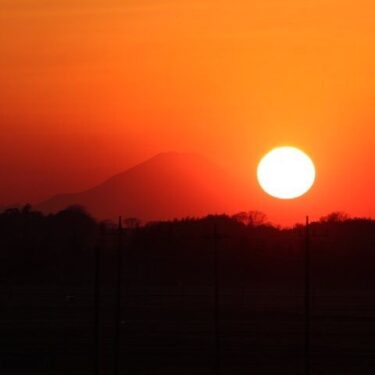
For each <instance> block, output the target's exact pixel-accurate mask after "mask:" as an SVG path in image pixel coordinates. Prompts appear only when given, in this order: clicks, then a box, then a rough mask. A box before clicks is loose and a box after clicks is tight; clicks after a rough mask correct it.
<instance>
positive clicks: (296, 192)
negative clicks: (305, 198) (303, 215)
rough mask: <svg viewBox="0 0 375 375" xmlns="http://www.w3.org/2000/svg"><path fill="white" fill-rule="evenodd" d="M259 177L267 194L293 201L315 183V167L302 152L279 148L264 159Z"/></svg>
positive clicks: (258, 172) (259, 167)
mask: <svg viewBox="0 0 375 375" xmlns="http://www.w3.org/2000/svg"><path fill="white" fill-rule="evenodd" d="M257 176H258V181H259V184H260V186H261V187H262V189H263V190H264V191H265V192H266V193H267V194H269V195H271V196H273V197H275V198H280V199H293V198H298V197H300V196H302V195H303V194H305V193H306V192H307V191H308V190H309V189H310V188H311V186H312V185H313V183H314V181H315V167H314V164H313V162H312V160H311V159H310V158H309V157H308V156H307V155H306V154H305V153H304V152H302V151H301V150H299V149H297V148H295V147H278V148H275V149H273V150H272V151H270V152H269V153H268V154H266V155H265V156H264V157H263V158H262V160H261V161H260V163H259V165H258V170H257Z"/></svg>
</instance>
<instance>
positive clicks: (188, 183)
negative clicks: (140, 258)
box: [37, 152, 249, 222]
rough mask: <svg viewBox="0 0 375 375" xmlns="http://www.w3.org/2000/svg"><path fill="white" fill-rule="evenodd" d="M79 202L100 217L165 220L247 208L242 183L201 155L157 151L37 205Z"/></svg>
mask: <svg viewBox="0 0 375 375" xmlns="http://www.w3.org/2000/svg"><path fill="white" fill-rule="evenodd" d="M75 204H78V205H82V206H84V207H85V208H86V209H87V210H88V211H89V212H90V213H91V214H92V215H94V216H95V217H96V218H99V219H115V218H117V217H118V216H119V215H122V216H123V217H137V218H139V219H141V220H142V221H144V222H145V221H152V220H165V219H173V218H181V217H188V216H202V215H206V214H208V213H223V212H226V213H231V212H236V211H239V210H243V209H244V208H246V207H249V197H248V194H247V189H246V188H245V184H244V183H242V182H241V181H239V180H236V179H235V178H234V177H233V176H231V174H230V173H229V172H228V171H225V170H224V169H222V168H220V167H219V166H217V165H216V164H214V163H212V162H211V161H209V160H208V159H206V158H205V157H203V156H201V155H197V154H190V153H176V152H168V153H162V154H158V155H156V156H155V157H153V158H151V159H149V160H147V161H146V162H144V163H141V164H138V165H136V166H135V167H133V168H130V169H128V170H126V171H124V172H122V173H119V174H117V175H115V176H113V177H111V178H110V179H108V180H107V181H105V182H103V183H101V184H99V185H97V186H95V187H93V188H91V189H89V190H86V191H83V192H78V193H73V194H60V195H56V196H54V197H52V198H51V199H49V200H47V201H45V202H43V203H41V204H39V205H38V206H37V209H39V210H41V211H42V212H44V213H53V212H57V211H60V210H62V209H64V208H66V207H67V206H71V205H75Z"/></svg>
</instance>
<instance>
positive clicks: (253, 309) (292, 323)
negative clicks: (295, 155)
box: [0, 209, 375, 375]
mask: <svg viewBox="0 0 375 375" xmlns="http://www.w3.org/2000/svg"><path fill="white" fill-rule="evenodd" d="M245 219H246V216H244V215H242V216H240V217H239V216H237V217H232V218H229V217H227V216H211V217H207V218H203V219H199V220H195V219H187V220H182V221H174V222H167V223H153V224H149V225H147V226H145V227H141V228H139V227H138V226H137V225H134V224H137V223H136V222H135V221H134V220H133V221H132V220H130V221H128V224H129V223H130V224H132V226H129V227H126V228H116V227H114V226H112V225H111V224H109V223H106V224H103V223H102V224H98V223H96V222H95V220H93V219H92V218H90V217H89V216H88V215H87V214H85V213H84V212H82V211H80V210H77V209H71V210H66V211H63V212H61V213H58V214H56V215H50V216H43V215H41V214H39V213H34V212H31V211H30V210H23V211H18V210H13V211H8V212H5V213H3V214H0V249H1V252H0V270H1V274H0V275H1V277H0V306H1V312H0V374H1V375H8V374H9V375H10V374H13V375H28V374H48V375H52V374H56V375H60V374H61V375H62V374H69V375H78V374H82V375H83V374H96V375H98V374H106V375H107V374H114V375H118V374H131V375H159V374H160V375H176V374H179V375H183V374H186V375H192V374H195V375H200V374H202V375H211V374H212V375H216V374H219V375H223V374H225V375H232V374H238V375H241V374H246V375H248V374H255V375H262V374H264V375H266V374H267V375H268V374H272V375H274V374H288V375H294V374H295V375H302V374H306V372H305V363H306V362H305V360H306V356H305V354H306V353H305V338H306V320H305V319H306V310H305V308H306V305H305V302H306V300H305V293H306V284H305V280H306V279H305V276H306V244H307V242H306V238H308V239H309V241H308V245H309V246H308V248H309V250H310V255H311V257H310V263H309V271H310V272H309V274H310V288H309V291H310V293H311V295H310V299H309V301H310V309H309V311H310V320H309V322H310V343H311V346H310V354H311V358H310V359H311V361H310V369H311V374H317V375H325V374H327V375H335V374H337V375H346V374H347V375H349V374H350V375H352V374H353V375H367V374H369V375H370V374H371V375H373V374H374V373H375V298H374V297H375V276H374V275H375V273H374V271H375V266H374V265H375V254H374V249H375V223H374V221H371V220H367V219H353V220H349V219H345V220H344V219H343V218H342V217H340V216H337V215H334V216H330V217H327V218H325V219H322V220H321V221H320V222H316V223H312V224H311V225H310V227H309V232H308V237H307V232H306V228H305V227H303V226H296V227H295V228H292V229H279V228H274V227H272V226H270V225H268V224H264V223H258V222H253V221H249V220H248V219H249V217H247V219H246V220H247V221H246V220H245ZM130 224H129V225H130ZM119 271H120V272H119ZM119 275H121V280H119V279H118V276H119ZM119 286H120V288H119ZM119 293H120V294H119ZM215 297H216V298H215ZM119 302H120V303H119ZM96 307H97V308H96ZM116 314H119V315H116ZM117 316H119V319H117ZM116 322H119V325H118V326H117V327H116ZM116 328H118V329H116ZM116 333H117V336H116ZM116 337H117V339H116ZM116 340H117V341H116ZM116 343H117V344H118V345H116ZM116 353H117V354H118V357H117V359H118V361H117V362H116ZM115 363H118V372H116V371H115V367H114V364H115Z"/></svg>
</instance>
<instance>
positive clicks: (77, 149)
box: [0, 0, 375, 222]
mask: <svg viewBox="0 0 375 375" xmlns="http://www.w3.org/2000/svg"><path fill="white" fill-rule="evenodd" d="M124 4H126V5H124ZM374 14H375V4H374V2H373V1H371V0H367V1H364V0H362V1H361V0H359V1H358V0H356V1H354V0H316V1H312V0H311V1H301V0H285V1H279V0H254V1H245V0H243V1H240V0H234V1H233V0H231V1H229V0H221V1H220V0H202V1H197V0H179V1H178V2H177V1H169V2H168V1H159V0H148V1H145V0H137V1H135V0H134V1H131V0H128V1H126V2H124V1H120V0H81V1H78V0H61V1H49V0H0V82H1V90H0V127H1V130H2V132H1V137H0V182H1V183H0V204H7V203H14V202H26V201H31V202H38V201H40V200H43V199H45V198H47V197H49V196H51V195H53V194H55V193H57V192H67V191H68V192H69V191H78V190H82V189H86V188H88V187H91V186H93V185H95V184H97V183H98V182H100V181H102V180H103V179H105V178H107V177H109V176H111V175H112V174H114V173H117V172H119V171H121V170H124V169H126V168H127V167H129V166H132V165H134V164H136V163H138V162H141V161H143V160H145V159H147V158H149V157H151V156H153V155H154V154H156V153H159V152H162V151H169V150H176V151H187V152H198V153H201V154H203V155H206V156H208V157H209V158H211V159H212V160H214V161H216V162H217V163H219V164H221V165H223V166H225V167H227V168H229V169H230V170H231V171H233V172H234V173H236V174H238V175H240V176H243V177H245V178H247V179H248V181H249V184H250V188H249V194H251V195H253V196H256V197H257V199H258V204H257V205H258V207H253V208H254V209H256V208H257V209H263V210H264V211H265V212H266V213H268V215H269V216H270V218H271V219H275V220H276V221H277V220H279V221H282V222H286V221H288V220H291V219H292V218H293V220H294V218H296V217H300V216H302V215H304V214H305V213H307V212H308V213H310V214H311V215H312V216H313V217H319V216H320V215H323V214H326V213H328V212H330V211H332V210H343V211H347V212H348V213H349V214H352V215H364V216H375V200H374V198H373V192H374V191H375V177H374V173H373V171H374V167H373V160H374V152H375V151H374V147H373V146H374V141H375V126H374V125H375V106H374V93H375V74H374V73H375V72H374V70H375V44H374V40H375V26H374V23H373V17H374ZM282 144H292V145H295V146H297V147H300V148H302V149H304V150H305V151H306V152H307V153H308V154H310V156H311V157H312V158H313V160H314V161H315V164H316V167H317V171H318V176H317V181H316V185H315V186H314V188H313V190H312V191H311V192H310V193H309V194H308V195H306V196H305V197H304V198H302V199H300V200H297V201H295V202H280V201H277V200H275V199H273V198H270V197H267V196H265V195H264V194H263V193H262V192H260V190H259V187H258V185H257V182H256V178H255V170H256V165H257V162H258V160H259V158H260V157H261V156H262V155H263V154H264V153H265V152H267V151H268V150H269V149H270V148H272V147H275V146H278V145H282ZM280 212H283V214H282V215H281V214H280ZM288 215H289V216H288Z"/></svg>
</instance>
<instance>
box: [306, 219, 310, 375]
mask: <svg viewBox="0 0 375 375" xmlns="http://www.w3.org/2000/svg"><path fill="white" fill-rule="evenodd" d="M310 328H311V327H310V223H309V217H308V216H306V227H305V375H310V367H311V366H310V365H311V363H310Z"/></svg>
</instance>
